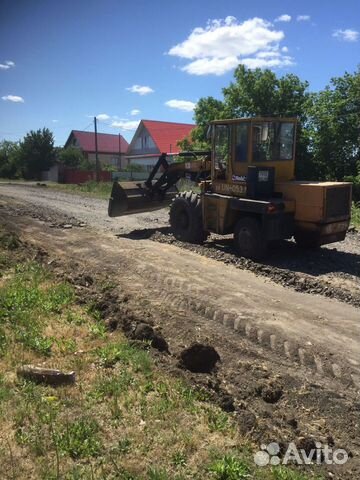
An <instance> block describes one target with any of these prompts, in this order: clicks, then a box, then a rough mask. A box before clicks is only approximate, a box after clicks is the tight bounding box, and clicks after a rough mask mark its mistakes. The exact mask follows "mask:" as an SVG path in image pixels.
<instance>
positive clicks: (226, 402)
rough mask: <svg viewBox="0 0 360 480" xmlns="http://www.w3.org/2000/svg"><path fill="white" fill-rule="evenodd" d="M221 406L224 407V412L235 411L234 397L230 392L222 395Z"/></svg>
mask: <svg viewBox="0 0 360 480" xmlns="http://www.w3.org/2000/svg"><path fill="white" fill-rule="evenodd" d="M219 406H220V408H222V410H224V412H234V411H235V405H234V399H233V397H232V396H231V395H230V394H224V395H223V396H222V397H220V400H219Z"/></svg>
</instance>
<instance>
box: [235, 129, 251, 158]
mask: <svg viewBox="0 0 360 480" xmlns="http://www.w3.org/2000/svg"><path fill="white" fill-rule="evenodd" d="M248 130H249V123H248V122H243V123H239V124H238V125H236V127H235V162H247V157H248Z"/></svg>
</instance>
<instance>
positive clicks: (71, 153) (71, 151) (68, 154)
mask: <svg viewBox="0 0 360 480" xmlns="http://www.w3.org/2000/svg"><path fill="white" fill-rule="evenodd" d="M57 159H58V160H59V162H60V163H62V164H63V165H65V166H66V167H71V168H79V167H80V166H81V165H82V164H83V163H84V155H83V153H82V151H81V150H80V148H77V147H68V148H62V149H61V150H60V151H59V152H58V153H57Z"/></svg>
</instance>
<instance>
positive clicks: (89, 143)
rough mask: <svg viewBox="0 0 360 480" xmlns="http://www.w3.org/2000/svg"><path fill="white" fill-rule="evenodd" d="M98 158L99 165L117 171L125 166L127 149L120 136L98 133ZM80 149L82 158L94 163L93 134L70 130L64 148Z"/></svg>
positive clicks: (123, 139) (126, 144)
mask: <svg viewBox="0 0 360 480" xmlns="http://www.w3.org/2000/svg"><path fill="white" fill-rule="evenodd" d="M97 141H98V157H99V162H100V165H102V166H103V165H113V166H114V167H116V168H117V169H120V168H124V167H125V166H126V165H127V162H126V160H125V155H126V152H127V149H128V147H129V144H128V142H127V141H126V140H125V138H124V137H123V136H122V135H113V134H110V133H98V134H97ZM71 146H73V147H77V148H80V149H81V151H82V152H83V154H84V157H85V158H87V159H88V160H90V161H91V162H93V163H95V133H93V132H83V131H80V130H72V131H71V133H70V135H69V138H68V139H67V141H66V143H65V145H64V148H67V147H71Z"/></svg>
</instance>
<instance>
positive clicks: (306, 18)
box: [296, 15, 311, 22]
mask: <svg viewBox="0 0 360 480" xmlns="http://www.w3.org/2000/svg"><path fill="white" fill-rule="evenodd" d="M310 18H311V17H310V15H298V16H297V17H296V20H297V21H298V22H308V21H309V20H310Z"/></svg>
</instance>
